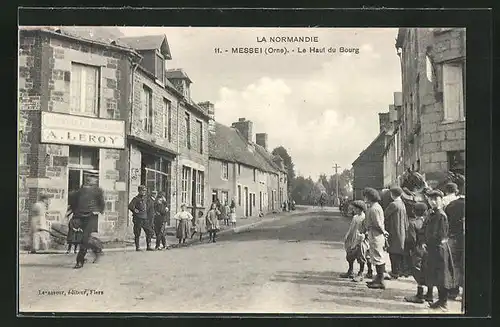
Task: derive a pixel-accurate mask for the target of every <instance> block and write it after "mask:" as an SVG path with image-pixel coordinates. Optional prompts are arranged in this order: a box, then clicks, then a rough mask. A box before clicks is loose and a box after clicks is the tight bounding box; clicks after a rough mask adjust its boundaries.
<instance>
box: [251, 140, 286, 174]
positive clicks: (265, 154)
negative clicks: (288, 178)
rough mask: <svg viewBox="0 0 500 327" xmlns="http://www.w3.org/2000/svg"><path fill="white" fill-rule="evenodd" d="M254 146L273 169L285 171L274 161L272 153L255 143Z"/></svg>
mask: <svg viewBox="0 0 500 327" xmlns="http://www.w3.org/2000/svg"><path fill="white" fill-rule="evenodd" d="M255 148H256V149H257V151H258V152H259V154H260V155H261V156H262V157H263V158H264V159H265V160H266V162H267V164H268V165H269V166H271V167H272V169H273V170H276V171H281V172H286V171H285V170H284V169H283V168H282V167H280V166H278V165H277V164H276V162H274V160H273V159H274V156H273V154H271V153H269V152H268V151H267V150H266V149H264V147H262V146H260V145H258V144H255Z"/></svg>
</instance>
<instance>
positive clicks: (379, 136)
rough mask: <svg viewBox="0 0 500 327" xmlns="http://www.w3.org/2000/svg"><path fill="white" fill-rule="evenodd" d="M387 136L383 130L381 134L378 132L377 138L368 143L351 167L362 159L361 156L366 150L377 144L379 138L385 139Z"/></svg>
mask: <svg viewBox="0 0 500 327" xmlns="http://www.w3.org/2000/svg"><path fill="white" fill-rule="evenodd" d="M385 136H387V132H386V131H385V130H383V131H382V132H380V133H379V134H378V135H377V137H376V138H375V139H374V140H373V141H372V143H370V145H368V146H367V147H366V149H364V150H363V151H362V152H361V153H360V154H359V156H358V157H357V158H356V160H354V161H353V163H352V165H353V166H354V165H355V164H356V163H358V161H359V160H360V159H361V158H362V157H363V155H364V154H365V153H366V152H368V150H369V149H370V148H371V147H372V146H373V145H374V144H375V143H377V141H378V140H380V138H381V137H385Z"/></svg>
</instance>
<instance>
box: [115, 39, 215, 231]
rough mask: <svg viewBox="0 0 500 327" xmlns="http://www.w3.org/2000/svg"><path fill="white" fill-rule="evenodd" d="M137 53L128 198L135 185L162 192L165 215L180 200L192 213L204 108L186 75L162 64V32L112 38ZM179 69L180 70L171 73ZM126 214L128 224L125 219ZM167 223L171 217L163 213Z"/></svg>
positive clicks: (201, 181)
mask: <svg viewBox="0 0 500 327" xmlns="http://www.w3.org/2000/svg"><path fill="white" fill-rule="evenodd" d="M118 42H119V43H120V44H126V45H128V46H129V47H131V48H134V49H135V50H136V51H137V52H138V53H139V54H141V56H142V58H143V59H142V61H141V64H140V65H138V66H137V67H136V69H135V71H134V72H135V73H134V84H133V90H132V93H133V99H134V101H133V106H132V110H131V115H130V121H129V127H130V129H129V130H128V131H127V139H128V141H129V151H130V160H129V163H130V165H129V169H130V180H129V198H130V199H131V198H132V197H133V196H135V195H136V194H137V188H138V186H139V185H141V184H142V185H146V187H147V188H148V191H150V192H151V191H157V192H164V193H165V195H166V198H167V202H168V208H169V217H170V216H172V213H176V212H177V211H178V210H179V209H180V205H181V204H182V203H185V204H186V205H187V207H188V208H189V209H190V210H191V211H192V212H193V213H195V211H197V210H203V209H204V206H205V203H206V192H205V190H206V189H207V188H208V187H207V183H208V181H207V178H205V171H207V170H208V141H207V140H208V113H207V112H206V111H204V109H203V108H201V107H199V106H197V105H195V104H194V103H193V102H192V100H191V98H190V94H189V84H190V83H191V81H190V80H189V78H188V77H187V75H186V74H185V73H184V72H183V71H182V70H175V72H176V74H171V72H172V70H167V69H166V64H167V60H170V59H171V54H170V48H169V45H168V41H167V38H166V36H165V35H149V36H142V37H127V38H120V39H119V40H118ZM177 73H180V74H177ZM131 218H132V217H131V214H129V219H128V220H129V225H131ZM168 223H169V224H170V225H171V224H173V223H174V222H173V221H171V220H170V219H168Z"/></svg>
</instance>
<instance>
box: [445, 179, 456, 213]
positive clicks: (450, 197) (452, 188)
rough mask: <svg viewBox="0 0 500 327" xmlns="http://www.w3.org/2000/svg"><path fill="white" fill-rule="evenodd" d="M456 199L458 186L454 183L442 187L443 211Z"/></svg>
mask: <svg viewBox="0 0 500 327" xmlns="http://www.w3.org/2000/svg"><path fill="white" fill-rule="evenodd" d="M456 199H458V185H457V184H455V183H448V184H446V185H445V186H444V196H443V210H444V209H446V206H447V205H448V204H449V203H450V202H452V201H455V200H456Z"/></svg>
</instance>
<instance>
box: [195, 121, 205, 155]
mask: <svg viewBox="0 0 500 327" xmlns="http://www.w3.org/2000/svg"><path fill="white" fill-rule="evenodd" d="M196 126H197V131H196V132H197V133H198V151H199V152H200V153H201V154H203V123H202V122H201V120H197V121H196Z"/></svg>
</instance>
